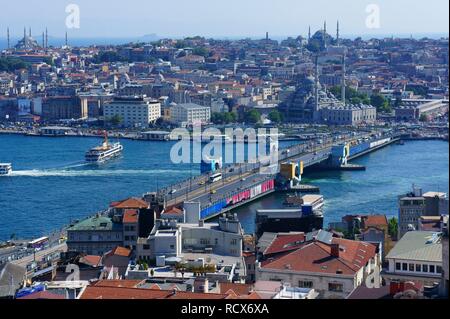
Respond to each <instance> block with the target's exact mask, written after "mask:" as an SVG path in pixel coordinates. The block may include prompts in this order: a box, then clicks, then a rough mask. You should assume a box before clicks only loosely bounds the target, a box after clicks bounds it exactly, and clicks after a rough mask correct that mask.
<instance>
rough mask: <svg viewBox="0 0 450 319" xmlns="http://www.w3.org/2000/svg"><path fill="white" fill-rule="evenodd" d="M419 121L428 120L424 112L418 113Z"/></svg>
mask: <svg viewBox="0 0 450 319" xmlns="http://www.w3.org/2000/svg"><path fill="white" fill-rule="evenodd" d="M419 121H420V122H428V116H427V115H426V114H425V113H422V114H420V117H419Z"/></svg>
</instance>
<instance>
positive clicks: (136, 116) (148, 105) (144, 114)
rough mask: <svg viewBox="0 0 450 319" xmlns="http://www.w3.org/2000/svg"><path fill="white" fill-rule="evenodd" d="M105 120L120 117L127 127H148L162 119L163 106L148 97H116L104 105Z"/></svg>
mask: <svg viewBox="0 0 450 319" xmlns="http://www.w3.org/2000/svg"><path fill="white" fill-rule="evenodd" d="M103 114H104V117H105V119H111V118H113V117H114V116H119V117H120V118H121V120H122V122H121V123H120V124H121V125H122V126H125V127H148V125H149V124H150V123H152V122H155V121H156V120H157V119H159V118H160V117H161V104H160V103H159V102H158V101H156V100H152V99H149V98H146V97H116V98H115V99H114V101H112V102H110V103H107V104H105V105H104V108H103Z"/></svg>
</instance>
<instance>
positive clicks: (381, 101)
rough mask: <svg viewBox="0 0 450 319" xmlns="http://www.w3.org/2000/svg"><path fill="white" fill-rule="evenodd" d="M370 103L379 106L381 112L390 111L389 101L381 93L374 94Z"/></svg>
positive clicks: (378, 109)
mask: <svg viewBox="0 0 450 319" xmlns="http://www.w3.org/2000/svg"><path fill="white" fill-rule="evenodd" d="M370 104H372V105H373V106H375V107H376V108H377V111H380V112H390V111H392V110H391V107H390V105H389V103H388V101H387V100H386V99H385V98H384V96H383V95H381V94H374V95H372V96H371V97H370Z"/></svg>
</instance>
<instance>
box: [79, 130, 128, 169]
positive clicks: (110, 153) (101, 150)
mask: <svg viewBox="0 0 450 319" xmlns="http://www.w3.org/2000/svg"><path fill="white" fill-rule="evenodd" d="M104 136H105V137H104V141H103V144H102V145H100V146H97V147H94V148H92V149H90V150H89V151H88V152H86V155H85V159H86V162H88V163H94V164H101V163H104V162H106V161H108V160H110V159H113V158H115V157H118V156H120V155H121V154H122V151H123V146H122V145H121V144H120V143H119V142H117V143H113V144H110V143H109V141H108V135H107V133H106V132H105V133H104Z"/></svg>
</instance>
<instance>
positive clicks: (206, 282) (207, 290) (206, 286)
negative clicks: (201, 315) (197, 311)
mask: <svg viewBox="0 0 450 319" xmlns="http://www.w3.org/2000/svg"><path fill="white" fill-rule="evenodd" d="M203 293H205V294H207V293H209V280H208V278H205V283H204V284H203Z"/></svg>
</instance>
